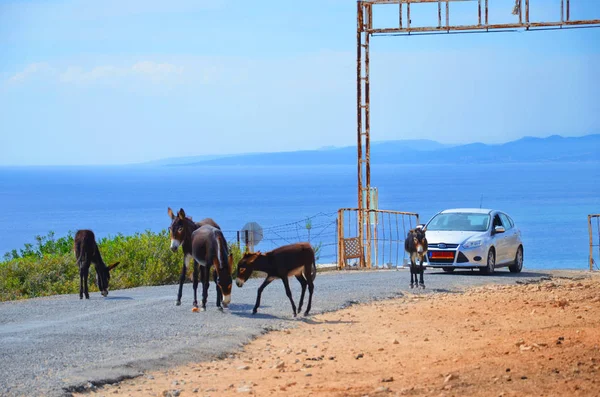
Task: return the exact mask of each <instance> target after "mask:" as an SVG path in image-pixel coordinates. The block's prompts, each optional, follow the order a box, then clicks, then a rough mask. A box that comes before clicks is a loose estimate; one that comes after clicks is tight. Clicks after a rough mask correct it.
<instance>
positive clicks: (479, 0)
mask: <svg viewBox="0 0 600 397" xmlns="http://www.w3.org/2000/svg"><path fill="white" fill-rule="evenodd" d="M477 15H478V18H477V20H478V22H477V25H479V26H481V0H477Z"/></svg>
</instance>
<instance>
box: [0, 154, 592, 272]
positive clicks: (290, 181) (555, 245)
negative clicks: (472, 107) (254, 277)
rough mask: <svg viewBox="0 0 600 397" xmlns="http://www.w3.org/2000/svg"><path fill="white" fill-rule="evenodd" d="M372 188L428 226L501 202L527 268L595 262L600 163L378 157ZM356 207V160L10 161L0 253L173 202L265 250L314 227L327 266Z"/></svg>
mask: <svg viewBox="0 0 600 397" xmlns="http://www.w3.org/2000/svg"><path fill="white" fill-rule="evenodd" d="M371 184H372V186H376V187H377V188H378V191H379V208H380V209H389V210H397V211H407V212H416V213H418V214H419V215H420V219H421V222H423V223H424V222H425V221H427V220H428V219H429V218H430V217H431V216H433V215H434V214H435V213H436V212H437V211H440V210H443V209H446V208H455V207H479V206H483V207H484V208H496V209H501V210H503V211H505V212H507V213H508V214H509V215H511V217H512V218H513V219H514V221H515V223H516V224H517V226H518V227H519V228H520V229H521V232H522V238H523V241H524V246H525V262H524V266H525V267H526V268H529V269H567V268H569V269H587V268H588V249H589V248H588V244H589V242H588V241H589V240H588V229H587V215H588V214H590V213H599V212H600V164H599V163H534V164H485V165H473V164H469V165H458V164H457V165H427V164H414V165H373V166H372V169H371ZM356 206H357V181H356V167H355V166H281V167H270V166H269V167H266V166H261V167H258V166H257V167H252V166H250V167H246V166H245V167H237V166H228V167H223V166H218V167H217V166H160V167H159V166H130V167H127V166H119V167H23V168H10V167H8V168H7V167H4V168H0V208H1V211H0V256H1V255H2V254H3V253H4V252H8V251H10V250H12V249H17V250H18V249H20V248H23V245H24V244H25V243H34V241H35V239H34V237H35V236H36V235H46V234H47V233H48V232H49V231H53V232H55V234H56V236H57V237H60V236H64V235H66V234H67V233H68V232H69V231H73V232H74V231H75V230H77V229H81V228H89V229H92V230H94V231H95V233H96V235H97V237H98V238H101V237H104V236H109V235H116V234H118V233H122V234H125V235H129V234H133V233H135V232H143V231H145V230H152V231H160V230H162V229H165V228H167V227H168V226H169V224H170V219H169V217H168V215H167V207H171V208H172V209H173V210H175V211H177V210H178V209H179V208H184V210H185V211H186V214H187V215H191V216H193V219H194V220H200V219H202V218H205V217H211V218H213V219H214V220H215V221H216V222H217V223H219V224H220V226H221V228H222V229H223V230H224V231H225V235H226V237H227V239H228V240H235V239H236V235H237V233H236V232H237V231H238V230H240V229H242V228H243V227H244V225H245V224H246V223H248V222H256V223H258V224H259V225H260V226H261V227H262V228H263V240H262V241H261V242H260V243H259V244H258V245H257V246H256V247H255V249H256V250H263V251H265V250H269V249H272V248H274V247H276V246H278V245H282V244H286V243H288V242H293V241H299V240H307V239H308V238H309V233H310V239H311V242H313V243H315V244H316V243H321V244H322V252H321V258H320V262H329V263H331V262H335V258H336V256H335V253H336V250H335V239H336V226H335V219H336V212H337V210H338V209H339V208H343V207H356ZM307 226H310V230H309V228H307ZM595 233H597V231H596V232H595ZM596 243H597V242H596Z"/></svg>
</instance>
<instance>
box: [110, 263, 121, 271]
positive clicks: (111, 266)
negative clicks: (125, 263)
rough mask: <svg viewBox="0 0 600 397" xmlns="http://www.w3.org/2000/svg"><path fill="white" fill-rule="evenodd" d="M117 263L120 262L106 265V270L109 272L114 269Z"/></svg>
mask: <svg viewBox="0 0 600 397" xmlns="http://www.w3.org/2000/svg"><path fill="white" fill-rule="evenodd" d="M119 263H121V262H115V263H113V264H112V265H110V266H109V267H108V271H109V272H110V271H111V270H112V269H114V268H115V267H117V265H118V264H119Z"/></svg>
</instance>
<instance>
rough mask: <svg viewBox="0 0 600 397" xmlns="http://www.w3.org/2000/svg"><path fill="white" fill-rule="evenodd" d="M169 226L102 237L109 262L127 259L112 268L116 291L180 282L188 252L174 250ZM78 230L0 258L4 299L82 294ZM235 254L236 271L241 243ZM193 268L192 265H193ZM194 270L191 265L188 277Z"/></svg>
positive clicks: (0, 296) (42, 239) (234, 248)
mask: <svg viewBox="0 0 600 397" xmlns="http://www.w3.org/2000/svg"><path fill="white" fill-rule="evenodd" d="M169 245H170V241H169V235H168V232H167V231H166V230H162V231H161V232H159V233H154V232H152V231H150V230H147V231H145V232H143V233H136V234H134V235H132V236H124V235H122V234H117V235H116V236H114V237H111V236H109V237H105V238H102V239H100V240H99V241H98V246H99V247H100V253H101V254H102V258H103V259H104V262H105V263H106V264H107V265H110V264H111V263H113V262H117V261H119V262H121V263H120V265H119V266H117V267H116V268H115V269H114V270H113V271H112V272H111V279H110V289H122V288H133V287H139V286H150V285H164V284H173V283H176V282H178V280H179V274H180V271H181V266H182V264H183V253H182V251H181V250H177V252H175V253H174V252H172V251H171V250H170V248H169ZM72 248H73V234H72V233H71V232H69V234H68V235H67V236H65V237H61V238H59V239H55V238H54V233H53V232H50V233H48V236H43V237H42V236H36V245H35V246H34V245H32V244H26V245H25V247H24V249H21V250H20V253H17V252H16V250H13V251H11V253H9V254H7V255H5V261H4V262H0V301H6V300H15V299H25V298H34V297H39V296H48V295H56V294H74V293H79V268H78V267H77V263H76V258H75V255H74V254H73V251H72ZM230 250H231V252H232V253H233V257H234V274H236V272H237V263H238V261H239V260H240V259H241V257H242V255H241V251H240V247H239V246H238V244H237V243H233V244H231V245H230ZM190 267H191V266H190ZM191 272H192V269H188V276H189V275H191ZM95 279H96V276H95V271H94V268H93V266H92V268H91V269H90V291H97V290H98V289H97V287H96V283H95Z"/></svg>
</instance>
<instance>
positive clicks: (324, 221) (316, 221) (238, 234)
mask: <svg viewBox="0 0 600 397" xmlns="http://www.w3.org/2000/svg"><path fill="white" fill-rule="evenodd" d="M336 216H337V212H329V213H325V212H319V213H317V214H315V215H313V216H309V217H306V218H304V219H301V220H298V221H295V222H288V223H284V224H278V225H272V226H271V225H261V227H262V233H260V235H261V238H260V241H259V242H258V243H254V244H253V243H252V241H251V240H252V238H251V237H250V236H249V233H247V232H245V231H244V230H225V231H223V234H224V235H225V238H226V239H227V241H229V242H230V243H232V242H237V243H238V244H239V245H240V248H241V249H242V250H243V251H245V250H246V249H247V250H249V251H262V252H266V251H271V250H273V249H275V248H277V247H281V246H282V245H287V244H293V243H297V242H309V243H310V244H311V245H312V246H313V248H314V249H315V253H316V256H317V258H316V259H317V262H318V263H337V249H336V247H337V231H336V219H337V218H336Z"/></svg>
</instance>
